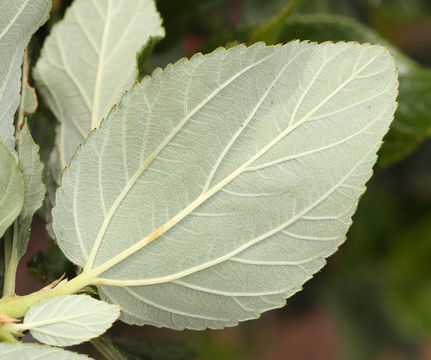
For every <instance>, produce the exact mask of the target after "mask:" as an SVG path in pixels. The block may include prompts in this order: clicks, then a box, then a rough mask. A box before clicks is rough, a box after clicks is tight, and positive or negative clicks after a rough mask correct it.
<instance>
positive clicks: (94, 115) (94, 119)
mask: <svg viewBox="0 0 431 360" xmlns="http://www.w3.org/2000/svg"><path fill="white" fill-rule="evenodd" d="M111 16H112V14H111V0H109V2H108V12H107V15H106V22H105V26H104V27H103V37H102V47H101V48H100V54H99V61H98V64H97V75H96V83H95V85H94V95H93V106H92V112H91V129H94V128H97V127H98V126H99V121H100V119H99V98H100V87H101V83H102V75H103V68H104V56H105V51H106V43H107V38H108V31H109V24H110V22H111Z"/></svg>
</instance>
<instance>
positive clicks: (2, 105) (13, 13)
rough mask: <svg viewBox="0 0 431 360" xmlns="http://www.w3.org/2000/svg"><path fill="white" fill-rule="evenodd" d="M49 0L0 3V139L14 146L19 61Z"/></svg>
mask: <svg viewBox="0 0 431 360" xmlns="http://www.w3.org/2000/svg"><path fill="white" fill-rule="evenodd" d="M50 9H51V1H49V0H31V1H30V0H16V1H6V2H4V4H3V5H2V9H1V10H2V15H1V16H2V19H1V21H0V53H1V54H2V56H1V58H0V139H1V140H3V141H4V142H5V144H6V145H7V146H8V147H9V148H10V149H12V148H13V147H14V140H13V135H14V126H13V116H14V114H15V111H16V109H17V108H18V105H19V102H20V89H21V86H20V78H21V64H22V60H23V55H24V49H25V48H26V47H27V44H28V42H29V41H30V37H31V36H32V35H33V34H34V32H35V31H36V30H37V29H38V28H39V27H40V26H42V25H43V24H44V23H45V21H46V20H47V19H48V14H49V10H50Z"/></svg>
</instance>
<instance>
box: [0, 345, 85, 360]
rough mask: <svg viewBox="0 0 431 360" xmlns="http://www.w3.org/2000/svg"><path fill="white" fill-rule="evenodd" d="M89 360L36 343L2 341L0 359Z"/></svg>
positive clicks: (83, 356)
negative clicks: (8, 342) (7, 342)
mask: <svg viewBox="0 0 431 360" xmlns="http://www.w3.org/2000/svg"><path fill="white" fill-rule="evenodd" d="M11 359H26V360H27V359H28V360H33V359H34V360H36V359H44V360H89V359H91V358H89V357H88V356H85V355H80V354H77V353H74V352H71V351H67V350H63V349H58V348H52V347H50V346H41V345H36V344H22V343H13V344H6V343H0V360H11Z"/></svg>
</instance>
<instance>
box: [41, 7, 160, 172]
mask: <svg viewBox="0 0 431 360" xmlns="http://www.w3.org/2000/svg"><path fill="white" fill-rule="evenodd" d="M163 36H164V29H163V27H162V26H161V19H160V16H159V14H158V12H157V10H156V7H155V4H154V1H153V0H117V1H114V0H98V1H95V0H91V1H90V0H75V1H74V2H73V4H72V5H71V7H70V8H69V9H68V10H67V11H66V14H65V16H64V18H63V20H62V21H60V22H59V23H58V25H56V26H55V27H54V28H53V30H52V32H51V34H50V35H49V36H48V38H47V39H46V41H45V44H44V46H43V49H42V54H41V57H40V59H39V61H38V63H37V64H36V68H35V69H34V72H33V76H34V78H35V80H36V85H37V88H38V90H39V91H40V92H41V94H42V95H43V97H44V99H45V100H46V102H47V104H48V105H49V107H50V109H51V110H52V112H53V113H54V114H55V116H56V118H57V119H58V121H59V122H60V125H59V129H58V131H57V142H56V144H57V147H56V151H57V152H58V160H59V164H53V165H57V166H58V167H59V169H62V168H63V167H64V166H66V165H67V164H68V163H69V161H70V159H71V157H72V156H73V154H74V153H75V151H76V148H77V146H78V145H79V144H81V143H82V142H83V141H84V140H85V138H86V137H87V135H88V133H89V132H90V130H91V129H93V128H96V127H98V126H99V123H100V121H101V120H102V118H103V117H106V115H107V113H108V111H109V110H110V109H111V107H112V106H113V105H114V104H115V103H116V102H117V101H118V100H119V98H120V96H121V94H122V93H123V92H124V91H125V90H127V89H129V88H130V87H131V86H132V84H133V83H134V82H135V81H136V78H137V69H136V54H137V52H138V51H139V49H140V48H141V47H142V46H144V45H146V44H147V42H148V41H149V40H150V39H151V37H157V38H160V37H163ZM59 169H58V170H59ZM58 170H57V171H58Z"/></svg>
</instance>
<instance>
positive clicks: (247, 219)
mask: <svg viewBox="0 0 431 360" xmlns="http://www.w3.org/2000/svg"><path fill="white" fill-rule="evenodd" d="M396 94H397V76H396V71H395V67H394V61H393V58H392V57H391V56H390V55H389V53H388V52H387V51H386V50H385V49H384V48H383V47H380V46H371V45H359V44H354V43H337V44H332V43H325V44H320V45H317V44H312V43H307V42H302V43H300V42H291V43H289V44H286V45H283V46H274V47H266V46H265V45H264V44H261V43H260V44H256V45H254V46H251V47H249V48H246V47H244V46H238V47H234V48H231V49H229V50H225V49H222V48H220V49H218V50H216V51H214V52H213V53H211V54H209V55H205V56H202V55H196V56H194V57H192V58H191V59H190V60H186V59H183V60H180V61H179V62H177V63H176V64H175V65H172V66H168V67H167V68H166V69H165V70H163V71H162V70H160V69H159V70H156V71H155V72H154V73H153V75H152V77H151V78H145V79H144V80H143V82H142V83H141V84H138V85H136V86H135V87H134V88H133V89H132V90H131V91H130V93H128V94H127V95H125V96H124V97H123V99H122V101H121V103H120V104H119V105H118V106H117V107H116V108H115V109H114V110H112V111H111V112H110V114H109V116H108V119H107V120H106V121H105V122H103V123H102V125H101V128H100V129H99V130H97V131H95V132H93V133H92V134H91V135H90V136H89V138H88V139H87V141H86V143H85V144H84V146H82V147H81V148H80V150H79V151H78V153H77V155H76V156H75V158H74V159H73V161H72V163H71V166H70V168H68V169H66V171H65V172H64V176H63V179H62V187H61V188H60V189H59V191H58V192H57V200H56V201H57V205H56V207H55V208H54V210H53V216H54V224H53V226H54V231H55V233H56V236H57V239H58V243H59V245H60V247H61V249H62V250H63V252H64V253H65V254H66V256H67V257H68V258H69V259H70V260H71V261H72V262H74V263H76V264H79V265H80V266H82V267H83V268H84V270H83V275H84V276H88V277H89V278H94V281H93V283H96V284H98V285H101V284H103V286H99V291H100V294H101V296H102V298H103V299H106V300H107V301H109V302H114V303H117V304H120V305H121V306H122V319H123V320H124V321H126V322H128V323H135V324H151V325H156V326H164V327H170V328H173V329H183V328H190V329H204V328H223V327H226V326H233V325H236V324H237V322H238V321H243V320H247V319H253V318H256V317H258V316H259V315H260V313H262V312H263V311H266V310H269V309H272V308H277V307H281V306H283V305H284V303H285V299H286V298H287V297H289V296H291V295H292V294H294V293H295V292H297V291H298V290H300V289H301V286H302V284H303V283H304V282H305V281H307V280H308V279H310V278H311V277H312V275H313V274H314V273H316V272H317V271H318V270H319V269H320V268H321V267H322V266H323V265H324V263H325V260H324V258H325V257H327V256H329V255H330V254H332V253H333V252H334V251H335V250H336V249H337V247H338V246H339V245H340V244H341V243H342V242H343V241H344V239H345V233H346V231H347V229H348V227H349V225H350V223H351V216H352V214H353V213H354V211H355V208H356V205H357V202H358V199H359V196H360V195H361V194H362V193H363V191H364V189H365V183H366V181H367V180H368V179H369V177H370V176H371V173H372V165H373V164H374V162H375V160H376V151H377V150H378V148H379V146H380V145H381V140H382V137H383V135H384V134H385V133H386V131H387V130H388V126H389V124H390V122H391V120H392V119H393V113H394V111H395V108H396V102H395V98H396Z"/></svg>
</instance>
